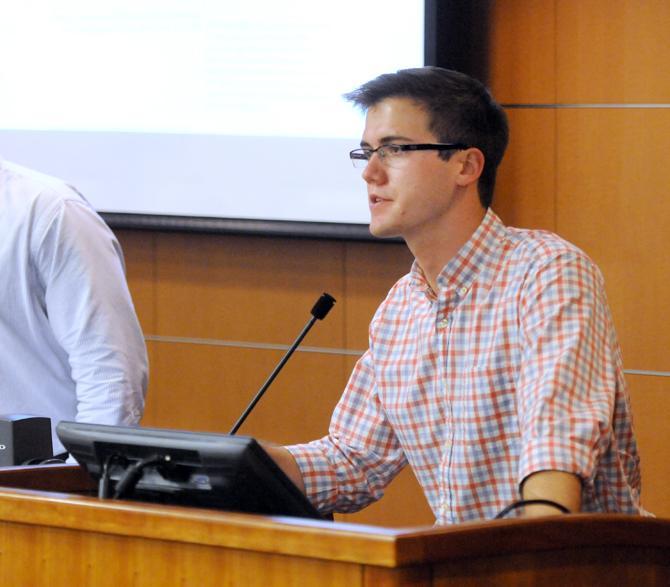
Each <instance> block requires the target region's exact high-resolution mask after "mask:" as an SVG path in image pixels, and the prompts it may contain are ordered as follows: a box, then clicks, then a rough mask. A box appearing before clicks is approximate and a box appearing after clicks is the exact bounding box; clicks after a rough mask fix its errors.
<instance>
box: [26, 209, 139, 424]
mask: <svg viewBox="0 0 670 587" xmlns="http://www.w3.org/2000/svg"><path fill="white" fill-rule="evenodd" d="M35 266H36V271H37V273H38V279H40V280H41V282H42V285H43V287H44V291H45V305H46V308H45V310H46V313H47V316H48V319H49V323H50V325H51V328H52V330H53V333H54V336H55V338H56V340H57V341H58V343H59V345H60V346H61V347H62V348H63V350H64V352H65V353H66V355H67V358H68V362H69V364H70V367H71V376H72V379H73V381H74V382H75V386H76V396H77V420H78V421H81V422H96V423H102V424H122V425H134V424H137V423H138V422H139V421H140V418H141V417H142V414H143V411H144V397H145V393H146V386H147V372H148V367H147V354H146V346H145V344H144V338H143V335H142V331H141V328H140V325H139V322H138V320H137V316H136V314H135V309H134V307H133V303H132V299H131V297H130V292H129V291H128V287H127V283H126V278H125V266H124V262H123V255H122V252H121V247H120V245H119V243H118V241H117V240H116V238H115V237H114V235H113V233H112V231H111V230H110V229H109V228H108V227H107V225H106V224H105V223H104V221H103V220H102V218H100V217H99V216H98V215H97V214H96V213H95V211H93V210H92V209H91V208H90V207H89V206H88V205H87V204H86V203H84V202H81V201H78V200H74V199H65V200H61V201H59V202H58V206H57V208H56V209H55V211H54V214H53V217H52V218H51V219H50V221H49V222H48V224H47V225H46V228H45V231H44V236H43V237H42V238H41V240H40V241H39V247H38V249H37V251H36V254H35Z"/></svg>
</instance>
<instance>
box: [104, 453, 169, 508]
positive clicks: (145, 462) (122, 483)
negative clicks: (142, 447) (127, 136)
mask: <svg viewBox="0 0 670 587" xmlns="http://www.w3.org/2000/svg"><path fill="white" fill-rule="evenodd" d="M170 461H171V457H170V455H160V456H159V455H152V456H150V457H147V458H145V459H142V460H139V461H137V462H136V463H135V464H134V465H131V466H130V467H128V468H127V469H126V471H125V473H124V474H123V477H121V479H119V482H118V483H117V484H116V488H115V489H114V495H113V496H112V499H121V498H122V497H125V496H126V495H129V494H130V493H132V491H133V490H134V489H135V486H136V485H137V483H138V481H139V480H140V478H141V477H142V472H143V471H144V469H145V468H146V467H149V466H151V465H158V464H160V463H169V462H170Z"/></svg>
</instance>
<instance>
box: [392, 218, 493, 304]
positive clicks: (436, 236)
mask: <svg viewBox="0 0 670 587" xmlns="http://www.w3.org/2000/svg"><path fill="white" fill-rule="evenodd" d="M485 215H486V210H484V209H483V208H479V210H475V211H473V210H470V211H466V213H464V214H460V215H458V216H457V217H454V218H452V219H450V222H449V226H445V227H444V228H442V229H441V230H436V231H433V233H432V234H425V233H424V234H421V235H417V236H416V237H413V238H410V237H408V238H406V239H405V241H406V243H407V246H408V247H409V249H410V251H411V252H412V254H413V255H414V258H415V259H416V261H417V263H418V264H419V267H421V270H422V271H423V274H424V276H425V277H426V280H427V281H428V284H429V285H430V287H431V288H432V290H433V291H435V292H437V278H438V276H439V275H440V273H442V270H443V269H444V267H445V266H446V265H447V263H449V261H451V259H453V258H454V257H455V256H456V255H457V254H458V251H460V250H461V248H462V247H463V245H464V244H465V243H467V242H468V241H469V240H470V237H472V235H473V234H474V232H475V231H476V230H477V228H478V227H479V225H480V224H481V222H482V220H483V218H484V216H485Z"/></svg>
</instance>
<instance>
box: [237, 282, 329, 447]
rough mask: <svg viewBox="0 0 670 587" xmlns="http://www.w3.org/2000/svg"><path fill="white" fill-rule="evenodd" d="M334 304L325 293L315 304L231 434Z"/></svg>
mask: <svg viewBox="0 0 670 587" xmlns="http://www.w3.org/2000/svg"><path fill="white" fill-rule="evenodd" d="M334 304H335V298H334V297H333V296H331V295H330V294H327V293H324V294H323V295H322V296H321V297H320V298H319V299H318V300H317V301H316V304H314V307H313V308H312V311H311V314H312V317H311V318H310V319H309V322H307V324H305V327H304V328H303V329H302V332H301V333H300V334H299V335H298V338H296V339H295V341H294V343H293V344H292V345H291V347H290V348H289V349H288V351H286V354H285V355H284V356H283V357H282V360H281V361H279V363H278V364H277V366H276V367H275V368H274V371H272V373H270V376H269V377H268V378H267V380H266V381H265V383H264V384H263V385H262V387H261V388H260V389H259V390H258V392H257V393H256V395H255V396H254V399H252V400H251V402H250V403H249V405H248V406H247V409H246V410H244V413H243V414H242V415H241V416H240V417H239V419H238V420H237V422H235V425H234V426H233V427H232V428H231V429H230V433H229V434H235V433H236V432H237V431H238V429H239V428H240V426H242V424H243V423H244V421H245V420H246V419H247V416H249V414H250V413H251V410H253V409H254V407H255V406H256V404H257V403H258V401H259V400H260V399H261V398H262V397H263V394H264V393H265V391H266V390H267V388H268V387H270V385H271V383H272V382H273V381H274V380H275V377H277V375H278V374H279V372H280V371H281V370H282V369H283V367H284V365H285V364H286V361H288V360H289V358H290V357H291V355H292V354H293V351H295V349H297V348H298V345H299V344H300V343H301V342H302V339H303V338H305V336H306V335H307V333H308V332H309V330H310V328H312V326H313V325H314V322H316V321H317V320H323V319H324V318H325V317H326V316H327V314H328V312H330V309H331V308H332V307H333V305H334Z"/></svg>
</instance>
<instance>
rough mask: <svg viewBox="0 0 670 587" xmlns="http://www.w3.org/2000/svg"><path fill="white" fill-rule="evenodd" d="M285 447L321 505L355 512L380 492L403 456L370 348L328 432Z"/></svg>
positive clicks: (403, 460) (324, 509)
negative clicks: (384, 407) (383, 403)
mask: <svg viewBox="0 0 670 587" xmlns="http://www.w3.org/2000/svg"><path fill="white" fill-rule="evenodd" d="M287 448H288V450H289V451H290V452H291V453H292V455H293V456H294V458H295V459H296V462H297V463H298V467H299V468H300V471H301V473H302V475H303V479H304V481H305V489H306V493H307V497H308V498H309V499H310V501H311V502H312V503H313V504H314V505H315V506H316V507H317V508H318V509H319V511H321V512H323V513H325V512H332V511H338V512H354V511H358V510H359V509H361V508H363V507H365V506H366V505H368V504H369V503H371V502H373V501H376V500H378V499H379V498H380V497H382V495H383V493H384V489H385V487H386V486H387V485H388V484H389V483H390V482H391V480H392V479H393V478H394V477H395V476H396V475H397V474H398V473H399V472H400V471H401V470H402V468H403V467H404V466H405V465H406V464H407V461H406V458H405V455H404V452H403V451H402V449H401V447H400V445H399V443H398V440H397V439H396V437H395V434H394V432H393V430H392V428H391V426H390V424H389V423H388V422H387V420H386V418H385V417H384V414H383V411H382V410H381V408H380V405H379V400H378V398H377V395H376V392H375V384H374V371H373V367H372V356H371V353H370V351H367V352H366V353H365V354H364V355H363V356H362V357H361V359H360V360H359V361H358V363H357V364H356V367H355V368H354V371H353V373H352V375H351V378H350V379H349V382H348V384H347V387H346V389H345V391H344V393H343V395H342V398H341V399H340V401H339V403H338V405H337V407H336V408H335V411H334V412H333V417H332V420H331V423H330V428H329V434H328V436H325V437H324V438H322V439H320V440H317V441H314V442H311V443H309V444H302V445H293V446H289V447H287Z"/></svg>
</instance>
